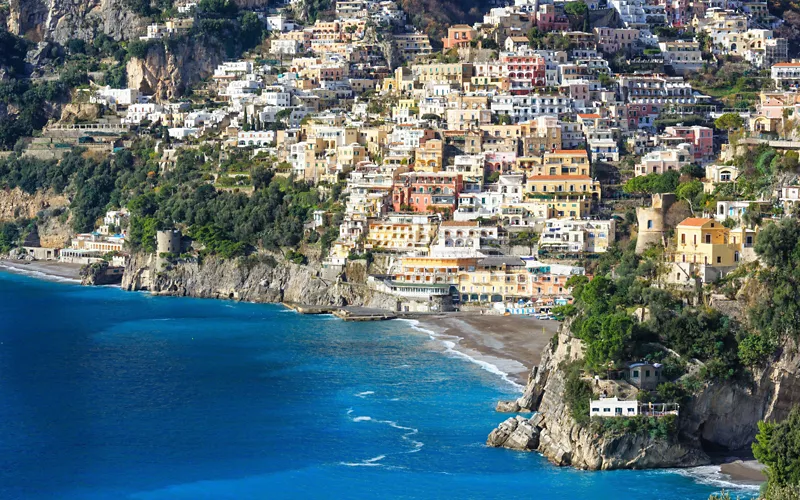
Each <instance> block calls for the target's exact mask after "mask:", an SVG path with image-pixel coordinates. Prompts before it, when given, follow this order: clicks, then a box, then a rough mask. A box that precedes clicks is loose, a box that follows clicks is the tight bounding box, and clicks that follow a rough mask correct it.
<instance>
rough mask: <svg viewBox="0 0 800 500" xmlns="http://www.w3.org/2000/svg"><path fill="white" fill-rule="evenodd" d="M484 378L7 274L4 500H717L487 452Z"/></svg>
mask: <svg viewBox="0 0 800 500" xmlns="http://www.w3.org/2000/svg"><path fill="white" fill-rule="evenodd" d="M487 368H489V367H487V366H481V365H479V364H476V363H472V362H470V360H468V359H464V357H463V356H456V355H454V354H453V353H452V352H451V351H449V350H448V347H447V346H445V345H443V343H442V342H439V341H436V340H434V339H432V338H431V337H430V336H429V335H427V334H426V333H424V332H422V331H420V330H418V329H414V328H412V327H411V326H410V325H409V323H408V322H402V321H391V322H376V323H345V322H342V321H339V320H337V319H333V318H330V317H325V316H302V315H297V314H295V313H292V312H288V311H286V310H284V309H283V308H281V307H279V306H274V305H256V304H242V303H234V302H224V301H214V300H198V299H183V298H165V297H152V296H150V295H147V294H144V293H127V292H122V291H120V290H118V289H115V288H104V287H101V288H88V287H80V286H77V285H74V284H64V283H51V282H46V281H40V280H36V279H32V278H30V277H22V276H17V275H12V274H4V273H0V498H4V499H5V498H23V499H51V498H57V499H99V498H103V499H105V498H114V499H116V498H130V499H140V500H155V499H193V500H194V499H227V498H230V499H282V498H369V499H374V498H409V499H410V498H415V499H416V498H447V499H453V498H475V499H491V498H502V499H507V498H516V497H525V498H535V499H558V500H565V499H570V498H591V499H594V500H600V499H614V500H618V499H620V498H655V499H703V500H705V499H706V498H708V496H709V494H710V493H713V492H715V491H719V489H720V485H719V484H714V483H713V481H714V480H715V478H716V473H715V469H713V468H711V469H695V470H693V471H688V472H686V471H684V472H682V473H679V472H676V471H644V472H643V471H614V472H582V471H576V470H572V469H569V468H557V467H554V466H551V465H550V464H549V463H548V462H547V461H546V460H545V459H544V458H542V457H541V456H540V455H538V454H536V453H519V452H513V451H508V450H500V449H492V448H488V447H486V446H485V445H484V442H485V440H486V436H487V434H488V433H489V432H490V431H491V430H492V429H493V428H494V427H495V426H496V425H497V424H498V423H499V422H500V421H502V420H503V419H504V418H506V417H507V415H502V414H498V413H495V412H494V411H493V406H494V403H495V402H496V401H497V400H498V399H502V398H509V397H514V396H515V395H516V394H518V390H519V389H518V388H516V387H514V386H512V385H511V384H509V383H508V382H507V381H505V380H503V378H502V377H500V376H498V374H497V373H492V371H493V370H491V369H487ZM495 371H496V370H495ZM703 478H705V479H703ZM709 478H710V479H711V480H709ZM734 493H738V494H749V495H752V493H753V490H752V489H751V490H743V491H734Z"/></svg>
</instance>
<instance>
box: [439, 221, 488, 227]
mask: <svg viewBox="0 0 800 500" xmlns="http://www.w3.org/2000/svg"><path fill="white" fill-rule="evenodd" d="M442 225H443V226H453V227H478V225H479V224H478V221H475V220H446V221H444V222H442Z"/></svg>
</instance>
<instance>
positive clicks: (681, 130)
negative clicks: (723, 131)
mask: <svg viewBox="0 0 800 500" xmlns="http://www.w3.org/2000/svg"><path fill="white" fill-rule="evenodd" d="M664 135H667V136H670V137H675V138H681V139H683V140H684V141H686V142H689V143H691V144H692V145H693V146H694V160H695V162H697V163H701V164H702V163H708V162H711V161H714V130H712V129H710V128H708V127H701V126H699V125H695V126H693V127H679V126H676V127H667V128H665V129H664Z"/></svg>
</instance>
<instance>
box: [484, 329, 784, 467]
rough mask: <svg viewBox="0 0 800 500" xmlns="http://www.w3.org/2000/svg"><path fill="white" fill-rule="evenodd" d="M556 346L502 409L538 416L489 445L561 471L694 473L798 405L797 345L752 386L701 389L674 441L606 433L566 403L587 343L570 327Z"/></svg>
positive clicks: (507, 428)
mask: <svg viewBox="0 0 800 500" xmlns="http://www.w3.org/2000/svg"><path fill="white" fill-rule="evenodd" d="M557 339H558V342H557V343H554V344H552V345H551V346H548V347H546V348H545V352H544V354H543V356H542V360H541V363H540V365H539V366H538V367H535V368H534V369H533V371H532V372H531V377H530V379H529V381H528V384H527V386H526V388H525V391H524V393H523V394H522V396H521V397H519V398H518V399H517V400H515V401H509V402H501V403H499V404H498V410H500V411H511V412H515V411H520V410H528V411H536V413H534V415H533V416H531V417H527V416H520V415H517V416H514V417H511V418H509V419H507V420H505V421H504V422H502V423H501V424H500V425H499V426H498V427H497V428H496V429H495V430H494V431H492V433H491V434H490V435H489V438H488V441H487V444H488V445H489V446H495V447H505V448H510V449H515V450H524V451H538V452H540V453H542V454H543V455H544V456H546V457H547V458H548V459H549V460H550V461H551V462H553V463H554V464H556V465H571V466H573V467H577V468H581V469H591V470H604V469H622V468H625V469H644V468H662V467H692V466H696V465H703V464H707V463H709V462H710V459H709V457H708V455H707V453H706V452H707V451H718V450H729V451H736V450H740V449H742V448H744V447H746V446H749V444H750V443H751V442H752V441H753V439H754V437H755V434H756V432H757V424H758V422H759V421H760V420H764V419H767V420H772V419H783V418H785V417H786V416H787V414H788V412H789V410H790V408H791V406H792V404H796V403H797V402H798V401H800V378H798V377H797V375H796V374H797V373H798V370H800V354H798V349H797V348H796V346H795V345H794V344H792V345H791V346H787V347H785V349H784V351H783V352H782V353H781V354H780V355H779V356H777V359H776V360H774V362H773V363H771V364H770V365H769V367H767V368H764V369H760V370H755V372H754V373H753V381H752V383H750V384H744V383H742V382H736V381H731V382H726V383H722V382H715V383H707V384H705V385H704V386H702V387H701V388H700V389H699V390H698V392H697V393H696V394H695V396H694V397H692V398H691V400H690V401H689V402H688V404H685V405H683V406H682V407H681V408H680V417H679V419H678V421H677V432H675V433H674V434H673V435H671V436H670V437H669V438H652V437H651V436H650V435H648V434H647V433H628V434H622V435H618V434H611V435H608V436H607V435H600V434H598V433H595V432H593V431H592V427H591V426H587V425H581V424H578V423H577V422H576V421H575V420H574V419H573V417H572V415H571V412H570V408H569V406H568V405H567V403H566V402H565V400H566V399H565V385H566V373H565V366H566V365H568V364H569V363H570V362H572V361H575V360H577V359H580V358H581V357H582V356H583V354H582V343H581V341H580V340H578V339H575V338H573V337H572V336H571V335H570V332H569V326H568V325H564V326H562V329H561V331H560V333H559V335H558V337H557Z"/></svg>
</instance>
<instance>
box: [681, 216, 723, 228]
mask: <svg viewBox="0 0 800 500" xmlns="http://www.w3.org/2000/svg"><path fill="white" fill-rule="evenodd" d="M713 221H714V219H705V218H703V217H687V218H686V219H683V221H682V222H681V223H680V224H678V225H679V226H692V227H700V226H703V225H705V224H707V223H709V222H713Z"/></svg>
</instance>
